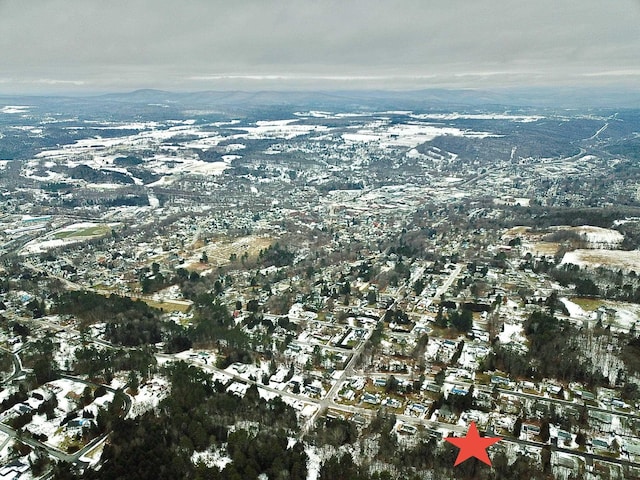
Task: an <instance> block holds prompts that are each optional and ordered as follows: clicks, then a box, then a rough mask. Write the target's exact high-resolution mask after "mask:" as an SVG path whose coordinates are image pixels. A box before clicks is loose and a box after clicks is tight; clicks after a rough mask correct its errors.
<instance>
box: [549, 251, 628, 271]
mask: <svg viewBox="0 0 640 480" xmlns="http://www.w3.org/2000/svg"><path fill="white" fill-rule="evenodd" d="M566 263H572V264H574V265H579V266H581V267H593V268H595V267H608V268H614V269H622V270H625V271H627V272H630V271H632V270H633V271H635V272H636V273H638V272H640V251H639V250H631V251H625V250H603V249H595V250H587V249H578V250H574V251H572V252H567V253H565V255H564V257H563V258H562V262H561V264H566Z"/></svg>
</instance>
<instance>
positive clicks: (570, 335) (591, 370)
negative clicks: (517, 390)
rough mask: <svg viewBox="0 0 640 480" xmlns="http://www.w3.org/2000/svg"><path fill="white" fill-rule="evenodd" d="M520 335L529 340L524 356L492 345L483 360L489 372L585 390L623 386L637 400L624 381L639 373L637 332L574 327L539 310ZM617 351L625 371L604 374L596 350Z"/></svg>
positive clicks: (627, 395)
mask: <svg viewBox="0 0 640 480" xmlns="http://www.w3.org/2000/svg"><path fill="white" fill-rule="evenodd" d="M524 333H525V334H526V336H527V339H528V340H529V349H528V351H527V352H526V353H522V352H521V351H519V350H516V349H513V348H511V347H510V346H508V345H501V344H500V342H499V341H496V343H495V344H494V348H493V350H494V353H492V354H490V355H489V356H488V357H487V358H486V359H485V362H484V368H485V369H488V370H495V369H499V370H503V371H507V372H509V373H510V374H511V375H512V376H514V377H533V378H535V379H537V380H542V379H544V378H556V379H559V380H563V381H565V382H581V383H584V384H585V385H586V386H587V387H589V388H594V387H598V386H612V383H615V384H616V385H617V386H618V387H622V395H623V397H624V398H625V399H627V400H635V399H637V398H638V397H639V393H638V388H637V386H635V384H634V383H633V382H632V381H630V380H629V379H628V377H629V375H635V374H637V373H638V372H640V360H638V359H639V358H640V337H638V336H636V333H635V332H630V333H629V334H625V333H618V334H616V335H613V334H612V332H611V331H610V329H609V328H608V327H604V328H603V327H602V325H601V324H598V325H596V327H595V328H593V329H592V330H586V329H584V328H578V327H576V326H575V325H573V324H571V323H570V322H569V321H566V320H562V319H559V318H557V317H556V316H554V315H553V314H552V313H549V312H547V311H543V310H537V311H535V312H533V313H531V315H529V317H528V318H527V320H526V321H525V323H524ZM607 347H611V350H613V352H618V355H619V357H620V359H621V360H622V362H623V364H624V367H625V368H624V369H622V368H621V369H618V370H617V373H616V372H615V371H614V375H611V374H609V375H608V376H606V375H605V374H603V372H602V368H601V367H602V366H601V365H600V364H599V361H598V360H596V359H595V358H594V355H593V352H594V351H598V350H600V351H603V350H608V348H607Z"/></svg>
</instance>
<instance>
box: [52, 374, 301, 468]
mask: <svg viewBox="0 0 640 480" xmlns="http://www.w3.org/2000/svg"><path fill="white" fill-rule="evenodd" d="M166 375H167V376H168V378H169V380H170V384H171V394H170V395H169V396H168V397H167V398H165V399H164V400H163V401H162V402H161V403H160V405H159V406H158V408H157V409H155V410H153V411H150V412H148V413H146V414H144V415H142V416H140V417H138V418H135V419H126V420H124V419H122V418H116V417H114V418H112V419H111V420H110V421H111V422H112V423H111V425H110V426H111V428H112V433H111V434H110V437H109V442H108V443H107V445H106V446H105V449H104V453H103V455H102V460H103V465H102V466H101V468H100V469H99V470H97V471H94V470H88V471H87V472H86V473H85V474H84V475H83V476H82V477H79V476H76V475H74V474H73V473H72V472H71V471H70V469H69V468H68V467H65V466H64V465H58V467H57V469H58V471H57V472H56V473H57V475H56V478H61V479H64V478H86V479H96V480H99V479H109V480H112V479H125V478H126V479H154V480H155V479H160V480H161V479H171V480H175V479H213V480H216V479H243V480H244V479H248V480H255V479H257V478H258V477H259V475H260V474H266V475H267V476H268V478H274V479H277V478H287V479H291V480H305V479H306V478H307V466H306V463H307V456H306V454H305V452H304V448H303V445H302V444H301V443H299V442H296V443H294V444H293V445H292V446H290V448H287V447H288V446H289V437H290V436H293V435H295V433H294V432H295V430H296V429H297V427H298V425H297V419H296V416H295V412H294V410H293V409H292V408H291V407H290V406H288V405H286V404H285V403H284V402H283V401H282V400H281V399H280V398H279V397H277V398H275V399H273V400H270V401H266V400H264V399H262V398H260V396H259V394H258V390H257V387H255V386H252V387H250V388H249V390H248V391H247V392H246V394H245V395H244V397H242V398H240V397H237V396H234V395H232V394H229V393H226V392H224V386H223V385H221V384H220V383H214V382H212V381H211V377H210V376H209V375H207V374H205V373H204V372H203V371H202V370H201V369H198V368H196V367H193V366H189V365H187V364H186V363H184V362H178V363H175V364H172V365H171V366H170V367H168V368H167V370H166ZM240 425H246V427H240ZM209 449H214V450H219V451H221V452H222V455H228V456H229V457H230V458H231V460H232V463H230V464H228V465H226V466H225V467H224V468H218V467H215V466H207V465H206V464H205V463H203V462H198V463H196V464H194V463H193V462H192V461H191V457H192V454H193V452H194V451H197V452H203V451H206V450H209Z"/></svg>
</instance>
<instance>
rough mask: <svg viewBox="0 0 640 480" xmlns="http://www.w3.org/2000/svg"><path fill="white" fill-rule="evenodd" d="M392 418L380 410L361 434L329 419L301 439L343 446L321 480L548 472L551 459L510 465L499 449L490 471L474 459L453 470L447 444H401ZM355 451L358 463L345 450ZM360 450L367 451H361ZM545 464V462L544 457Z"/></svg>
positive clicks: (422, 440) (419, 439)
mask: <svg viewBox="0 0 640 480" xmlns="http://www.w3.org/2000/svg"><path fill="white" fill-rule="evenodd" d="M395 424H396V417H395V415H393V414H390V413H387V412H384V411H379V412H378V414H377V415H376V416H375V417H374V418H373V420H371V422H370V423H369V425H368V426H366V427H363V429H362V431H360V430H359V429H358V428H357V427H356V425H355V424H354V423H353V422H352V421H349V420H346V419H343V418H328V419H327V420H326V421H324V422H322V423H321V424H320V425H319V426H318V427H317V429H316V430H315V432H312V433H311V434H309V435H308V436H307V438H306V440H307V441H308V442H310V443H311V444H312V445H315V446H316V447H325V446H331V447H335V448H340V447H342V449H341V451H339V452H337V453H336V454H334V455H332V456H331V457H329V458H328V459H327V460H326V461H325V462H324V463H323V464H322V466H321V468H320V472H319V477H318V478H319V479H321V480H336V479H337V480H371V479H373V480H392V479H403V480H404V479H408V480H414V479H415V480H418V479H423V478H425V476H424V474H425V472H430V473H431V477H429V478H456V479H483V480H497V479H512V478H525V477H526V478H543V474H544V473H545V472H547V473H550V471H551V465H550V462H549V460H550V458H547V459H546V463H545V462H544V461H543V464H542V465H539V464H537V463H535V462H534V461H533V460H531V459H528V458H527V457H522V456H521V457H518V459H517V460H516V461H515V462H514V463H512V464H509V462H508V459H507V456H506V455H505V453H504V452H503V451H501V450H498V451H497V452H495V451H494V452H493V453H492V458H493V468H489V467H486V466H485V465H484V464H482V463H480V462H479V461H477V460H476V459H471V460H469V461H467V462H464V463H463V464H461V465H459V466H457V467H453V464H454V461H455V459H456V457H457V454H458V450H457V448H455V447H453V446H452V445H450V444H449V443H446V442H439V441H437V440H436V439H435V438H434V437H432V436H429V434H428V432H426V431H421V432H419V433H418V434H417V436H416V437H415V441H412V442H403V441H400V440H399V438H398V436H397V434H396V432H395V430H394V426H395ZM360 433H362V436H363V437H366V438H372V439H375V446H374V447H372V446H371V445H370V444H367V447H365V443H366V442H361V439H362V437H361V436H360ZM348 447H349V448H350V449H356V451H357V450H358V449H359V450H360V454H359V455H357V459H358V460H357V461H355V460H354V458H353V457H352V455H351V454H350V453H347V451H345V449H347V448H348ZM365 448H370V449H371V450H369V451H367V452H366V453H364V450H363V449H365ZM543 460H544V458H543Z"/></svg>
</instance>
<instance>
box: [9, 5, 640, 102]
mask: <svg viewBox="0 0 640 480" xmlns="http://www.w3.org/2000/svg"><path fill="white" fill-rule="evenodd" d="M547 84H551V85H594V84H597V85H600V84H606V85H614V86H630V87H638V88H640V0H608V1H604V0H527V1H520V0H384V1H379V0H224V1H222V0H122V1H121V0H0V94H1V93H21V92H25V93H32V92H35V93H38V92H42V93H48V92H52V91H64V92H74V91H77V92H79V93H82V92H104V91H123V90H132V89H138V88H163V89H168V90H205V89H211V90H218V89H242V90H248V89H276V88H277V89H316V88H317V89H341V88H390V89H413V88H429V87H451V88H460V87H464V88H468V87H471V88H490V87H501V86H527V85H547Z"/></svg>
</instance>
